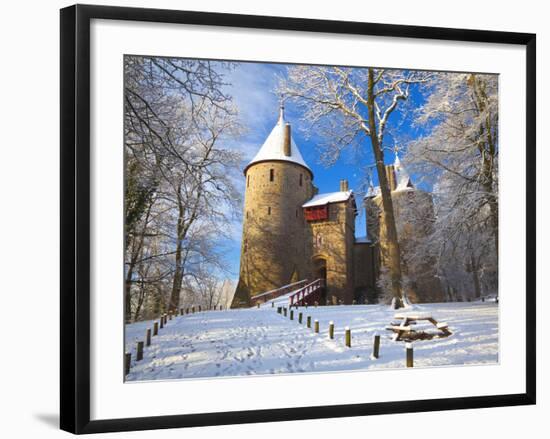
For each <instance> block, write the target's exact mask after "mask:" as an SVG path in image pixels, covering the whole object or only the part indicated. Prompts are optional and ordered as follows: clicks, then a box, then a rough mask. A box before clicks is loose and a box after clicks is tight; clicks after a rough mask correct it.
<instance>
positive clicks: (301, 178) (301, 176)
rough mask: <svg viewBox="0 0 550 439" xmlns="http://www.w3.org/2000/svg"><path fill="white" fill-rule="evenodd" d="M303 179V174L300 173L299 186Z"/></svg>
mask: <svg viewBox="0 0 550 439" xmlns="http://www.w3.org/2000/svg"><path fill="white" fill-rule="evenodd" d="M303 179H304V176H303V175H302V174H300V186H302V182H303Z"/></svg>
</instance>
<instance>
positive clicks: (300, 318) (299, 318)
mask: <svg viewBox="0 0 550 439" xmlns="http://www.w3.org/2000/svg"><path fill="white" fill-rule="evenodd" d="M298 323H300V324H302V313H299V314H298Z"/></svg>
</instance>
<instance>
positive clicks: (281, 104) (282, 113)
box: [279, 94, 285, 123]
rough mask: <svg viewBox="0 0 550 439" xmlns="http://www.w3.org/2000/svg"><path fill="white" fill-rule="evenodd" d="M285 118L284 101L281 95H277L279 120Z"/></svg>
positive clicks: (281, 120)
mask: <svg viewBox="0 0 550 439" xmlns="http://www.w3.org/2000/svg"><path fill="white" fill-rule="evenodd" d="M284 120H285V101H284V99H283V95H282V94H281V96H280V97H279V122H281V123H282V122H283V121H284Z"/></svg>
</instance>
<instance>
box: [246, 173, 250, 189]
mask: <svg viewBox="0 0 550 439" xmlns="http://www.w3.org/2000/svg"><path fill="white" fill-rule="evenodd" d="M249 186H250V175H249V176H248V177H246V187H249Z"/></svg>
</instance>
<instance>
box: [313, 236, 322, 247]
mask: <svg viewBox="0 0 550 439" xmlns="http://www.w3.org/2000/svg"><path fill="white" fill-rule="evenodd" d="M322 245H323V235H321V234H320V233H317V236H315V247H317V248H318V249H320V248H321V247H322Z"/></svg>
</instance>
